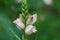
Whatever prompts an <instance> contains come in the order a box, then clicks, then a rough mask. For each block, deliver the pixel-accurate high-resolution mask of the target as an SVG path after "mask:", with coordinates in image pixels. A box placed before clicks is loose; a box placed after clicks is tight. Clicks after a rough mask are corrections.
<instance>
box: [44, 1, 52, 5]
mask: <svg viewBox="0 0 60 40" xmlns="http://www.w3.org/2000/svg"><path fill="white" fill-rule="evenodd" d="M43 1H44V3H45V4H46V5H52V3H53V0H43Z"/></svg>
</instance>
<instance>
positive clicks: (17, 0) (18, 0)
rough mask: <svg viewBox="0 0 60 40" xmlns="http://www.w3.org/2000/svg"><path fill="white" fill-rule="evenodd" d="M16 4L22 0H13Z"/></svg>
mask: <svg viewBox="0 0 60 40" xmlns="http://www.w3.org/2000/svg"><path fill="white" fill-rule="evenodd" d="M14 1H15V3H16V4H19V3H21V2H22V0H14Z"/></svg>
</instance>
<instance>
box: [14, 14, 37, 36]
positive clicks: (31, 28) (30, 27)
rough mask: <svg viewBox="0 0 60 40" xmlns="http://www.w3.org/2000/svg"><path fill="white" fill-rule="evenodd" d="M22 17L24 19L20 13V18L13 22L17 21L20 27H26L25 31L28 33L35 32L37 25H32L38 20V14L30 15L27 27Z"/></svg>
mask: <svg viewBox="0 0 60 40" xmlns="http://www.w3.org/2000/svg"><path fill="white" fill-rule="evenodd" d="M22 19H23V18H22V14H20V15H19V18H17V19H16V20H14V21H13V23H15V24H16V25H17V27H18V28H19V29H25V30H24V31H25V33H26V34H27V35H30V34H32V33H35V32H36V31H37V30H36V27H35V26H33V25H32V24H33V23H35V22H36V20H37V14H34V15H29V17H28V19H27V21H26V23H27V24H28V26H26V27H25V25H24V23H23V22H22Z"/></svg>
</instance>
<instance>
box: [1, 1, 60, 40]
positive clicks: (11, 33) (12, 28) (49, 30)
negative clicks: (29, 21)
mask: <svg viewBox="0 0 60 40" xmlns="http://www.w3.org/2000/svg"><path fill="white" fill-rule="evenodd" d="M21 1H22V0H0V40H18V39H19V38H21V36H22V35H21V34H22V33H21V32H20V30H19V29H18V28H17V27H16V25H15V24H13V20H15V19H16V18H17V17H18V16H19V14H20V13H21V3H22V2H21ZM52 1H53V4H52V5H47V4H45V3H44V1H43V0H28V10H29V13H31V14H34V13H36V14H37V15H38V19H37V22H36V23H35V24H34V25H35V26H36V27H37V30H38V32H37V33H36V34H33V35H31V36H30V38H31V39H30V40H60V0H52ZM17 36H18V37H19V38H18V37H17Z"/></svg>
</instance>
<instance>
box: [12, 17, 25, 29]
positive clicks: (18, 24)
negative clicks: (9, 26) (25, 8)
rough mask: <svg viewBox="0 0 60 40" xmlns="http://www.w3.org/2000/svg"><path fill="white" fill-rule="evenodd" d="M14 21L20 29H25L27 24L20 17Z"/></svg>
mask: <svg viewBox="0 0 60 40" xmlns="http://www.w3.org/2000/svg"><path fill="white" fill-rule="evenodd" d="M13 23H15V24H16V25H17V27H18V28H19V29H24V27H25V25H24V24H23V22H22V21H21V19H20V18H17V19H16V20H14V21H13Z"/></svg>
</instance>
